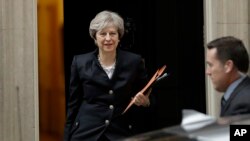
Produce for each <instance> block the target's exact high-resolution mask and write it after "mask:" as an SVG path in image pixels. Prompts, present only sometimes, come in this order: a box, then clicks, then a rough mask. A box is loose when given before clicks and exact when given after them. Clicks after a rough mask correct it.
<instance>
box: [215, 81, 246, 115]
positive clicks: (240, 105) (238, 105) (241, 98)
mask: <svg viewBox="0 0 250 141" xmlns="http://www.w3.org/2000/svg"><path fill="white" fill-rule="evenodd" d="M239 114H250V78H249V77H248V76H247V77H246V78H245V79H243V81H242V82H241V83H240V84H239V85H238V86H237V87H236V88H235V90H234V91H233V93H232V95H231V96H230V97H229V99H228V100H227V102H226V105H225V108H224V109H222V111H221V115H220V116H222V117H223V116H232V115H239Z"/></svg>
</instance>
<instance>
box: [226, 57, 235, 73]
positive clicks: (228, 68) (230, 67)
mask: <svg viewBox="0 0 250 141" xmlns="http://www.w3.org/2000/svg"><path fill="white" fill-rule="evenodd" d="M233 67H234V62H233V61H232V60H227V61H226V63H225V65H224V68H225V70H226V73H229V72H231V71H232V70H233Z"/></svg>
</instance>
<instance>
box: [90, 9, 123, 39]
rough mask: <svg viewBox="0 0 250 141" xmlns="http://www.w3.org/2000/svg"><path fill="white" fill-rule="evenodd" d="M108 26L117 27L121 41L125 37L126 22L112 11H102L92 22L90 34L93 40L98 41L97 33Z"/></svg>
mask: <svg viewBox="0 0 250 141" xmlns="http://www.w3.org/2000/svg"><path fill="white" fill-rule="evenodd" d="M108 26H115V27H117V31H118V33H119V38H120V39H121V38H122V37H123V35H124V21H123V19H122V17H121V16H120V15H119V14H118V13H115V12H112V11H107V10H105V11H102V12H100V13H98V14H97V15H96V16H95V18H94V19H93V20H92V21H91V22H90V26H89V34H90V36H91V38H93V39H96V33H97V32H98V31H100V30H103V29H104V28H106V27H108Z"/></svg>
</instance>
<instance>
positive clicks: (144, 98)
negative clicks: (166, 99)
mask: <svg viewBox="0 0 250 141" xmlns="http://www.w3.org/2000/svg"><path fill="white" fill-rule="evenodd" d="M151 91H152V89H150V90H149V91H148V92H147V94H146V95H144V94H143V93H141V92H138V93H137V94H136V95H135V97H134V104H135V105H137V106H143V107H149V106H150V100H149V94H150V93H151Z"/></svg>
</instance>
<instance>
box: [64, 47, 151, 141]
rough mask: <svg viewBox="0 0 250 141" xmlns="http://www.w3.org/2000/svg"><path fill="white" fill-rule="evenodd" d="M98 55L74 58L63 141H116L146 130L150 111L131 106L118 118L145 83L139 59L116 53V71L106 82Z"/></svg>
mask: <svg viewBox="0 0 250 141" xmlns="http://www.w3.org/2000/svg"><path fill="white" fill-rule="evenodd" d="M97 54H98V51H97V50H96V51H93V52H90V53H87V54H82V55H77V56H75V57H74V58H73V62H72V65H71V77H70V87H69V90H70V95H69V101H68V104H67V120H66V125H65V136H64V140H65V141H96V140H98V139H99V138H100V136H102V135H105V136H106V137H107V138H108V139H110V140H116V139H120V138H125V137H128V136H131V135H134V134H137V133H140V132H144V131H143V130H142V129H144V130H145V129H146V128H145V127H146V125H147V123H146V122H145V121H144V119H146V116H145V114H146V113H147V112H148V110H149V109H150V108H145V107H137V106H135V105H134V106H132V108H131V109H129V111H128V112H127V113H125V114H124V115H122V114H121V113H122V112H123V110H124V109H125V108H126V106H127V105H128V103H129V102H130V101H131V98H132V97H133V96H134V95H135V94H136V93H137V92H139V90H141V89H142V88H143V87H144V85H145V84H146V83H147V74H146V70H145V66H144V63H143V60H142V58H141V57H140V56H139V55H136V54H134V53H130V52H127V51H122V50H119V49H117V55H116V67H115V71H114V73H113V76H112V78H111V79H109V78H108V76H107V74H106V73H105V71H104V70H103V69H102V67H101V65H100V63H99V62H98V59H97ZM140 121H142V122H144V123H142V122H141V123H140ZM143 124H144V125H143ZM141 126H142V127H141Z"/></svg>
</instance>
